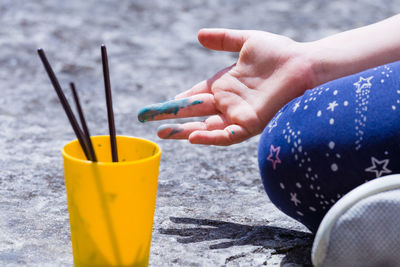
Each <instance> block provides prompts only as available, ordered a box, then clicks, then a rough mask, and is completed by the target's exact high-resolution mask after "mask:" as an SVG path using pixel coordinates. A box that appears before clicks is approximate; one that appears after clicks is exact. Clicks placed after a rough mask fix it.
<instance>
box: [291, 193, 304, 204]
mask: <svg viewBox="0 0 400 267" xmlns="http://www.w3.org/2000/svg"><path fill="white" fill-rule="evenodd" d="M290 201H292V202H293V203H294V205H295V206H296V207H297V205H299V204H300V203H301V201H300V200H298V199H297V194H296V193H290Z"/></svg>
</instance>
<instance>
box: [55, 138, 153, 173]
mask: <svg viewBox="0 0 400 267" xmlns="http://www.w3.org/2000/svg"><path fill="white" fill-rule="evenodd" d="M100 137H109V135H95V136H91V137H90V138H100ZM117 137H122V138H130V139H136V140H139V141H142V142H145V143H150V144H151V145H153V146H154V147H155V148H156V149H157V153H155V154H154V155H151V156H149V157H146V158H143V159H139V160H132V161H119V162H93V161H90V160H84V159H79V158H76V157H73V156H71V155H69V154H68V153H67V152H66V151H65V148H66V146H68V145H70V144H72V143H76V142H78V139H75V140H73V141H71V142H68V143H67V144H65V145H64V147H63V149H62V155H63V157H64V158H67V159H69V160H71V161H75V162H79V163H81V164H88V165H89V164H92V163H95V164H97V165H101V166H117V165H118V166H121V165H132V164H139V163H143V162H145V161H151V160H153V159H155V158H157V157H159V156H160V155H161V147H160V146H159V145H158V144H157V143H155V142H153V141H150V140H147V139H144V138H140V137H134V136H128V135H117Z"/></svg>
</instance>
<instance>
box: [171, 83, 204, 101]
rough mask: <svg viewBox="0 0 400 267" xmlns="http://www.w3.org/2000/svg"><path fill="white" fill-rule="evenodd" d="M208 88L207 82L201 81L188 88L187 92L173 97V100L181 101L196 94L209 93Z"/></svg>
mask: <svg viewBox="0 0 400 267" xmlns="http://www.w3.org/2000/svg"><path fill="white" fill-rule="evenodd" d="M210 91H211V90H210V87H209V84H208V83H207V81H202V82H199V83H198V84H196V85H195V86H193V87H192V88H190V89H189V90H187V91H185V92H182V93H180V94H178V95H176V96H175V99H181V98H185V97H189V96H193V95H198V94H206V93H210Z"/></svg>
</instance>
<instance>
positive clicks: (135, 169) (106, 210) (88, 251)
mask: <svg viewBox="0 0 400 267" xmlns="http://www.w3.org/2000/svg"><path fill="white" fill-rule="evenodd" d="M91 139H92V142H93V146H94V148H95V151H96V156H97V158H98V162H97V163H93V162H90V161H87V160H86V158H85V155H84V154H83V151H82V149H81V147H80V145H79V142H78V141H77V140H75V141H72V142H71V143H68V144H67V145H66V146H65V147H64V149H63V152H62V153H63V158H64V175H65V185H66V190H67V200H68V212H69V220H70V226H71V240H72V251H73V256H74V265H75V266H148V262H149V253H150V243H151V233H152V228H153V216H154V210H155V203H156V194H157V181H158V169H159V164H160V158H161V149H160V147H159V146H158V145H157V144H155V143H153V142H150V141H148V140H145V139H140V138H134V137H126V136H117V147H118V158H119V162H112V160H111V148H110V138H109V136H95V137H92V138H91Z"/></svg>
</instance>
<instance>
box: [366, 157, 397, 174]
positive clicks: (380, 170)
mask: <svg viewBox="0 0 400 267" xmlns="http://www.w3.org/2000/svg"><path fill="white" fill-rule="evenodd" d="M371 163H372V166H371V167H368V168H366V169H365V171H366V172H374V173H375V175H376V178H378V177H381V176H382V174H384V173H391V172H392V171H391V170H389V169H388V168H387V166H388V165H389V159H384V160H378V159H376V158H374V157H371Z"/></svg>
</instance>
